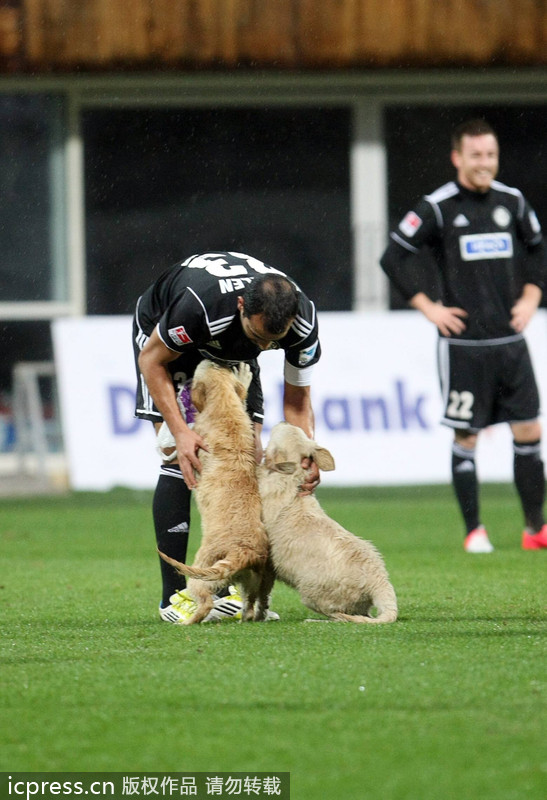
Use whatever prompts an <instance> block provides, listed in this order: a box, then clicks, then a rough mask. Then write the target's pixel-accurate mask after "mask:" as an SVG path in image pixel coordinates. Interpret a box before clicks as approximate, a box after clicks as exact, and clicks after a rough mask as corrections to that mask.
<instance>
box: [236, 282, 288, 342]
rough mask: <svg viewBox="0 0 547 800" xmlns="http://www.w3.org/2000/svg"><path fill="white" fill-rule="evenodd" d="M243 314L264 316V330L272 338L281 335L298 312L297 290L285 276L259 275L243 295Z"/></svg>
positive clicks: (246, 315)
mask: <svg viewBox="0 0 547 800" xmlns="http://www.w3.org/2000/svg"><path fill="white" fill-rule="evenodd" d="M244 301H245V304H244V308H243V314H244V316H245V317H251V316H253V314H263V315H264V328H265V329H266V331H268V333H271V334H272V335H273V336H278V335H279V334H280V333H283V332H284V330H285V328H286V327H287V325H288V324H289V322H290V320H291V319H293V318H294V317H296V314H297V312H298V289H297V288H296V286H295V284H294V283H292V281H290V280H289V279H288V278H287V277H285V275H280V274H278V273H276V272H272V273H268V274H267V275H260V276H259V277H258V278H255V279H254V281H252V283H250V284H249V286H248V287H247V289H246V290H245V294H244Z"/></svg>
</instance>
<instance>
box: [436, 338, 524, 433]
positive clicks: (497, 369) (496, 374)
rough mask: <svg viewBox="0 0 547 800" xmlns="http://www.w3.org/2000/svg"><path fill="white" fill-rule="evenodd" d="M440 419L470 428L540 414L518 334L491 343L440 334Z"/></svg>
mask: <svg viewBox="0 0 547 800" xmlns="http://www.w3.org/2000/svg"><path fill="white" fill-rule="evenodd" d="M438 368H439V378H440V383H441V392H442V396H443V405H444V410H443V416H442V418H441V422H442V424H443V425H448V426H449V427H451V428H458V429H460V430H467V431H469V432H470V433H478V431H480V430H482V429H483V428H486V427H488V426H489V425H496V424H498V423H500V422H527V421H529V420H534V419H536V418H537V417H538V416H539V392H538V388H537V383H536V379H535V375H534V369H533V366H532V361H531V359H530V353H529V351H528V345H527V344H526V341H525V340H524V338H523V337H521V336H520V337H516V338H515V339H513V338H511V339H509V340H496V341H495V342H491V343H488V344H486V343H483V342H482V341H481V342H475V341H473V342H468V341H465V340H463V339H462V340H457V341H454V340H453V339H452V340H448V339H443V338H440V339H439V347H438Z"/></svg>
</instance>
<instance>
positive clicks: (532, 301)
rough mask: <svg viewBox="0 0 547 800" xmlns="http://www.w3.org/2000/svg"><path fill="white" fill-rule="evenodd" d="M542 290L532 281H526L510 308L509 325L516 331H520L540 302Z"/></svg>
mask: <svg viewBox="0 0 547 800" xmlns="http://www.w3.org/2000/svg"><path fill="white" fill-rule="evenodd" d="M542 295H543V292H542V291H541V289H540V288H539V286H536V285H535V284H534V283H526V284H525V285H524V288H523V290H522V294H521V296H520V297H519V299H518V300H517V302H516V303H515V305H514V306H513V308H512V309H511V327H512V328H513V330H514V331H516V332H517V333H522V331H523V330H524V329H525V328H526V326H527V325H528V323H529V322H530V320H531V319H532V317H533V316H534V314H535V313H536V311H537V309H538V306H539V304H540V303H541V298H542Z"/></svg>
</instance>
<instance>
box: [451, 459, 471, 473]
mask: <svg viewBox="0 0 547 800" xmlns="http://www.w3.org/2000/svg"><path fill="white" fill-rule="evenodd" d="M454 471H455V472H474V471H475V462H474V461H471V460H470V459H467V461H462V463H461V464H458V466H457V467H456V469H455V470H454Z"/></svg>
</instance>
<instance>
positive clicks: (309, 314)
mask: <svg viewBox="0 0 547 800" xmlns="http://www.w3.org/2000/svg"><path fill="white" fill-rule="evenodd" d="M133 345H134V352H135V362H136V368H137V377H138V386H137V401H136V410H135V415H136V416H137V417H140V418H141V419H147V420H150V421H151V422H153V423H154V426H155V428H156V432H157V433H158V448H159V450H160V452H161V454H162V458H163V464H162V466H161V468H160V475H159V479H158V483H157V486H156V491H155V494H154V501H153V509H152V511H153V517H154V526H155V531H156V542H157V546H158V549H159V550H161V551H162V552H163V553H166V554H167V555H168V556H170V557H171V558H174V559H175V560H176V561H183V562H184V561H185V560H186V548H187V543H188V534H189V528H190V490H191V489H192V488H194V487H195V486H196V473H199V472H200V467H201V464H200V461H199V449H200V448H202V449H207V446H206V443H205V442H204V441H203V440H202V439H201V437H200V436H198V434H197V433H195V431H194V430H193V425H192V422H193V414H194V413H195V409H193V406H192V404H191V400H190V385H191V379H192V376H193V374H194V371H195V369H196V367H197V365H198V364H199V362H200V361H203V359H209V360H211V361H215V362H217V363H219V364H223V365H225V366H227V367H230V366H236V365H237V364H239V362H241V361H244V362H247V363H248V364H250V366H251V370H252V373H253V379H252V382H251V384H250V386H249V392H248V395H247V412H248V414H249V417H250V418H251V420H252V423H253V426H254V431H255V442H256V453H257V461H260V460H261V458H262V445H261V441H260V433H261V430H262V422H263V418H264V409H263V397H262V389H261V386H260V371H259V367H258V363H257V358H258V356H259V355H260V353H261V352H262V351H263V350H269V349H274V348H275V349H278V348H279V349H282V350H284V352H285V366H284V394H283V413H284V416H285V419H286V420H287V422H291V423H292V424H294V425H297V426H298V427H300V428H302V430H303V431H304V432H305V433H306V434H307V435H308V436H309V437H310V438H312V437H313V433H314V417H313V410H312V405H311V395H310V384H311V374H312V371H313V366H314V365H315V364H316V363H317V362H318V361H319V358H320V355H321V348H320V344H319V338H318V326H317V317H316V313H315V307H314V305H313V303H312V302H311V301H310V300H309V299H308V298H307V297H306V295H305V294H304V293H303V292H301V291H300V289H299V288H298V287H297V286H296V284H295V283H294V282H293V281H292V280H290V278H288V277H287V276H286V275H285V274H284V273H282V272H280V271H279V270H276V269H274V268H273V267H270V266H268V265H267V264H264V263H263V262H262V261H259V260H258V259H256V258H253V257H252V256H248V255H245V254H243V253H225V252H221V253H218V252H215V253H203V254H199V255H194V256H191V257H190V258H187V259H186V260H185V261H183V262H181V263H178V264H175V265H174V266H173V267H171V268H170V269H168V270H167V271H166V272H164V273H163V275H161V276H160V277H159V278H158V279H157V280H156V281H155V283H153V284H152V286H150V287H149V288H148V289H147V290H146V291H145V292H144V294H143V295H142V296H141V297H140V298H139V300H138V303H137V309H136V312H135V317H134V320H133ZM163 422H165V423H166V425H167V427H168V437H167V439H166V440H163V434H164V432H165V426H164V425H162V423H163ZM305 466H306V467H307V468H308V470H309V472H308V475H309V478H308V481H307V482H306V483H304V484H302V491H303V493H306V492H311V491H313V490H314V489H315V487H316V486H317V485H318V484H319V469H318V467H317V465H316V464H314V463H311V464H310V463H306V465H305ZM160 568H161V574H162V584H163V594H162V600H161V602H160V607H159V614H160V617H161V619H162V620H164V621H165V622H174V623H175V624H177V623H181V622H184V620H185V619H187V618H188V617H190V616H191V615H192V614H193V612H194V610H195V603H194V601H193V599H192V598H191V597H190V595H188V594H187V593H186V592H185V591H184V590H185V587H186V583H185V580H184V578H183V577H182V576H181V575H179V574H178V573H177V572H176V571H175V570H174V569H173V567H171V566H170V565H169V564H166V563H165V561H162V560H160ZM241 606H242V604H241V598H240V597H239V595H238V594H237V592H236V591H235V590H231V591H230V595H229V596H221V597H218V598H217V600H216V601H215V607H214V608H213V610H212V611H211V613H210V615H209V617H210V619H213V620H220V619H224V618H230V617H232V618H240V616H241V614H240V611H241ZM268 615H269V616H268V619H279V617H278V616H277V614H275V613H274V612H272V611H269V612H268ZM206 621H209V618H207V619H206Z"/></svg>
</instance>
